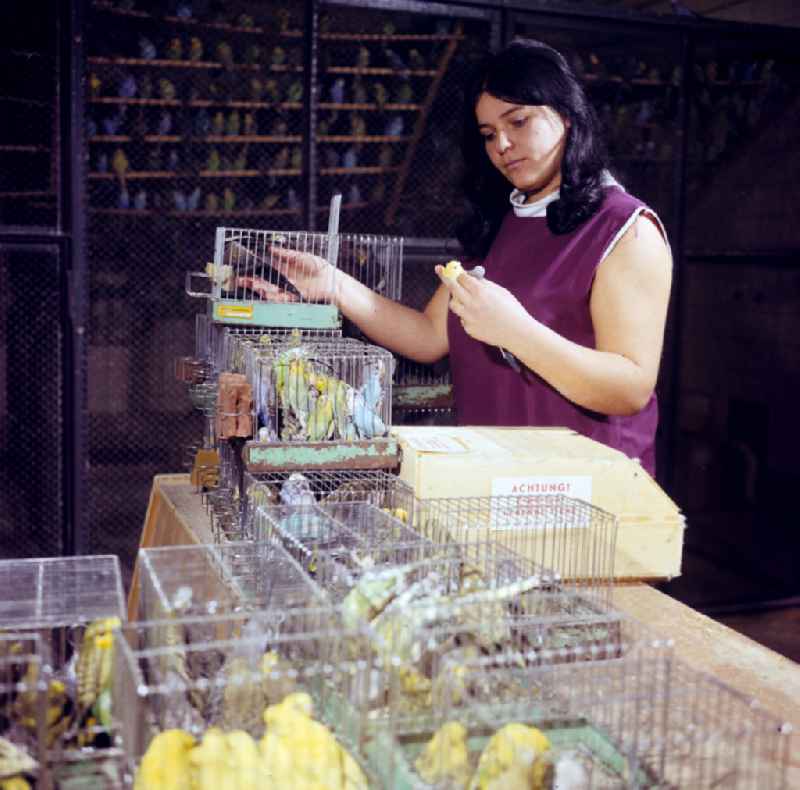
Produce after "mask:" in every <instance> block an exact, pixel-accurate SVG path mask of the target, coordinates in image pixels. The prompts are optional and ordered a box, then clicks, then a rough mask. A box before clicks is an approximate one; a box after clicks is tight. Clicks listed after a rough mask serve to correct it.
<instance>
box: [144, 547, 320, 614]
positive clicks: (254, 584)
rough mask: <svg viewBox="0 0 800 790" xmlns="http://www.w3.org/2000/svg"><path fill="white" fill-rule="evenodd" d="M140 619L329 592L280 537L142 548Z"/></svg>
mask: <svg viewBox="0 0 800 790" xmlns="http://www.w3.org/2000/svg"><path fill="white" fill-rule="evenodd" d="M138 566H139V574H140V580H141V581H140V584H141V593H140V596H139V600H140V604H139V605H140V612H139V615H140V619H142V620H156V619H161V618H165V617H173V618H180V617H188V616H199V615H208V614H224V613H230V612H236V611H244V610H247V611H255V610H264V611H266V610H272V609H278V610H282V609H287V608H292V607H302V606H320V605H321V604H322V603H324V601H325V598H324V596H323V595H322V593H321V592H320V590H319V589H318V588H317V587H316V585H314V583H313V582H312V581H311V580H310V579H309V578H308V576H307V575H306V574H305V573H304V572H303V571H302V570H301V568H300V566H299V565H298V564H297V562H296V561H295V560H294V559H292V557H290V556H289V554H287V553H286V552H285V551H284V550H283V549H282V547H281V546H280V545H278V544H277V543H265V542H251V541H242V542H235V541H230V542H226V543H222V544H218V545H198V544H194V545H186V546H164V547H159V548H143V549H140V550H139V561H138Z"/></svg>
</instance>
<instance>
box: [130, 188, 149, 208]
mask: <svg viewBox="0 0 800 790" xmlns="http://www.w3.org/2000/svg"><path fill="white" fill-rule="evenodd" d="M133 207H134V208H135V209H138V210H139V211H144V209H146V208H147V192H145V191H144V190H143V189H140V190H139V191H138V192H137V193H136V195H135V196H134V198H133Z"/></svg>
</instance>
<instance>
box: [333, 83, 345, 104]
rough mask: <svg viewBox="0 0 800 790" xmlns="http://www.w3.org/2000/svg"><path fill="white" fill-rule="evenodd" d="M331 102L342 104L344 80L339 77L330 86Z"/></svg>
mask: <svg viewBox="0 0 800 790" xmlns="http://www.w3.org/2000/svg"><path fill="white" fill-rule="evenodd" d="M331 101H332V102H333V103H334V104H342V103H343V102H344V80H343V79H342V78H341V77H339V79H337V80H335V81H334V83H333V85H331Z"/></svg>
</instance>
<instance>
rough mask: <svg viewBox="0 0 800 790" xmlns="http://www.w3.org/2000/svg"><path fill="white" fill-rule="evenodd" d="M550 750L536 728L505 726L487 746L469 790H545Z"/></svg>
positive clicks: (515, 725)
mask: <svg viewBox="0 0 800 790" xmlns="http://www.w3.org/2000/svg"><path fill="white" fill-rule="evenodd" d="M549 750H550V741H549V740H548V739H547V736H545V735H544V733H542V732H541V731H540V730H537V729H536V727H528V726H527V725H525V724H519V723H511V724H506V725H505V726H503V727H501V728H500V729H499V730H498V731H497V732H496V733H495V734H494V735H493V736H492V737H491V738H490V739H489V742H488V743H487V744H486V748H485V749H484V750H483V753H482V754H481V758H480V760H479V761H478V770H477V771H476V772H475V776H473V777H472V782H470V785H469V790H543V788H544V781H545V776H546V774H547V770H548V759H547V758H548V754H547V753H548V752H549Z"/></svg>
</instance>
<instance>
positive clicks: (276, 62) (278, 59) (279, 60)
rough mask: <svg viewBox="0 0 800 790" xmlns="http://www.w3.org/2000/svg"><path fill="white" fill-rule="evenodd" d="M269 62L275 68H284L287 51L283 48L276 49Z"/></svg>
mask: <svg viewBox="0 0 800 790" xmlns="http://www.w3.org/2000/svg"><path fill="white" fill-rule="evenodd" d="M269 62H270V63H271V64H272V65H273V66H282V65H283V64H284V63H286V50H285V49H284V48H283V47H280V46H279V47H275V48H274V49H273V50H272V52H271V53H270V56H269Z"/></svg>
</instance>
